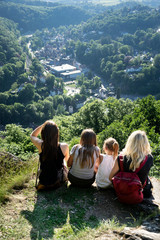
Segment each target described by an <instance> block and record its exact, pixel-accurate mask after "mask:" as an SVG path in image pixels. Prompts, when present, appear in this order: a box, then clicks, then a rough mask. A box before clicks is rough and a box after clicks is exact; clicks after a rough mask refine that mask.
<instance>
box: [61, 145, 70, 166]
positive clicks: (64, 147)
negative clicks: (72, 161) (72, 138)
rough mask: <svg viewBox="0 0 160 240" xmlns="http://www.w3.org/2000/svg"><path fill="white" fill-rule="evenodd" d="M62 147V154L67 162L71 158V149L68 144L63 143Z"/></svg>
mask: <svg viewBox="0 0 160 240" xmlns="http://www.w3.org/2000/svg"><path fill="white" fill-rule="evenodd" d="M60 147H61V150H62V153H63V155H64V160H65V161H66V162H67V161H68V158H69V147H68V144H67V143H61V144H60Z"/></svg>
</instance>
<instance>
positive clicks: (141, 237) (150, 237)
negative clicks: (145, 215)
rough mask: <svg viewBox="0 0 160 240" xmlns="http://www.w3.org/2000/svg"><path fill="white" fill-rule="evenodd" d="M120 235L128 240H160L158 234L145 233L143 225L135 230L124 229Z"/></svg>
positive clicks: (159, 234)
mask: <svg viewBox="0 0 160 240" xmlns="http://www.w3.org/2000/svg"><path fill="white" fill-rule="evenodd" d="M120 235H123V237H124V239H128V240H131V239H134V240H160V233H156V232H150V231H147V230H146V229H145V227H144V226H143V225H142V226H141V227H140V228H137V229H135V228H129V227H125V228H124V229H123V231H122V232H121V233H120Z"/></svg>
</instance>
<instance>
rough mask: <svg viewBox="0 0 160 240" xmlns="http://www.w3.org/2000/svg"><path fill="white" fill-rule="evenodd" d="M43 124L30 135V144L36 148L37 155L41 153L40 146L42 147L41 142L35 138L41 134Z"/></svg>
mask: <svg viewBox="0 0 160 240" xmlns="http://www.w3.org/2000/svg"><path fill="white" fill-rule="evenodd" d="M42 127H43V124H42V125H40V126H39V127H37V128H36V129H35V130H33V132H32V133H31V135H30V136H31V141H32V143H33V144H34V145H35V146H36V147H37V148H38V151H39V153H40V152H41V151H42V150H41V145H42V142H43V141H42V140H41V139H39V138H38V137H37V136H38V135H39V134H40V133H41V130H42Z"/></svg>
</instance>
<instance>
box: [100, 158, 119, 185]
mask: <svg viewBox="0 0 160 240" xmlns="http://www.w3.org/2000/svg"><path fill="white" fill-rule="evenodd" d="M102 156H103V160H102V162H101V163H100V165H99V167H98V171H97V174H96V183H97V186H98V187H100V188H107V187H109V186H110V185H111V181H110V180H109V175H110V172H111V170H112V168H113V165H114V162H115V160H114V159H113V156H112V155H108V154H102Z"/></svg>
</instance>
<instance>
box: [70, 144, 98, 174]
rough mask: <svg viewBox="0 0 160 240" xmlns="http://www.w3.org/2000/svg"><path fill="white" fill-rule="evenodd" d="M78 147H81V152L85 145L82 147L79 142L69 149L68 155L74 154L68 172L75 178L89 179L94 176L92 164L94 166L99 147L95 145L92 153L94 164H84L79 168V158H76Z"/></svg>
mask: <svg viewBox="0 0 160 240" xmlns="http://www.w3.org/2000/svg"><path fill="white" fill-rule="evenodd" d="M80 148H82V152H83V150H84V149H85V147H82V146H81V145H80V144H78V145H74V146H73V148H72V149H71V152H70V155H72V154H74V156H73V164H72V167H71V168H70V173H71V174H72V175H73V176H74V177H77V178H81V179H91V178H93V176H94V166H95V162H96V159H97V158H98V156H99V147H97V146H95V151H94V154H93V158H94V164H93V166H92V167H91V168H90V167H87V166H85V167H84V168H81V166H80V164H79V159H77V156H78V150H79V149H80ZM90 161H91V160H90Z"/></svg>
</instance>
